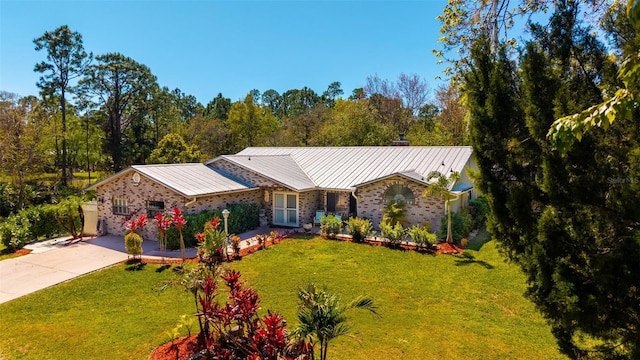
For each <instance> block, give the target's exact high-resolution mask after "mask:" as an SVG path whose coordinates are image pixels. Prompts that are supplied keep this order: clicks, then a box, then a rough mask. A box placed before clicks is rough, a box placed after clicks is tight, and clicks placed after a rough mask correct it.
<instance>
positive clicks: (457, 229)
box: [439, 212, 473, 243]
mask: <svg viewBox="0 0 640 360" xmlns="http://www.w3.org/2000/svg"><path fill="white" fill-rule="evenodd" d="M472 227H473V220H472V219H471V215H469V212H459V213H452V214H451V236H452V237H453V241H454V242H455V243H459V242H460V240H461V239H462V238H464V237H467V235H469V232H470V231H471V228H472ZM439 238H440V239H441V240H445V239H446V238H447V216H443V217H442V221H441V222H440V234H439Z"/></svg>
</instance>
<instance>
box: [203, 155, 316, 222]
mask: <svg viewBox="0 0 640 360" xmlns="http://www.w3.org/2000/svg"><path fill="white" fill-rule="evenodd" d="M209 166H212V167H214V168H216V169H220V170H222V171H223V172H225V173H227V174H230V175H232V176H234V177H236V178H238V179H240V180H242V181H244V182H247V183H249V184H252V185H255V186H258V187H259V188H260V191H261V193H262V196H261V201H260V202H259V204H260V206H261V208H262V209H264V210H265V215H266V216H267V221H268V222H269V223H270V224H271V223H273V206H274V205H273V193H274V192H284V193H297V194H298V225H299V226H302V224H305V223H310V222H313V217H314V216H315V214H316V210H317V209H319V207H318V206H320V203H319V201H320V200H319V197H320V191H317V190H311V191H305V192H296V191H294V190H291V189H289V188H286V187H284V186H282V185H280V184H278V183H276V182H274V181H273V180H271V179H268V178H266V177H264V176H262V175H260V174H257V173H255V172H252V171H249V170H247V169H245V168H243V167H240V166H238V165H236V164H233V163H231V162H228V161H225V160H218V161H216V162H214V163H211V164H210V165H209Z"/></svg>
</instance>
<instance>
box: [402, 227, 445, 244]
mask: <svg viewBox="0 0 640 360" xmlns="http://www.w3.org/2000/svg"><path fill="white" fill-rule="evenodd" d="M407 234H408V235H409V236H410V237H411V240H412V241H413V242H414V243H416V244H418V245H419V246H420V247H429V246H431V245H432V244H433V243H435V242H436V240H437V239H438V237H437V236H436V234H434V233H432V232H431V226H429V225H425V226H418V225H414V226H412V227H411V228H410V229H409V230H407Z"/></svg>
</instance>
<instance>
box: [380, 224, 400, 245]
mask: <svg viewBox="0 0 640 360" xmlns="http://www.w3.org/2000/svg"><path fill="white" fill-rule="evenodd" d="M380 232H381V233H382V237H383V238H386V239H387V240H389V243H390V244H391V245H398V244H400V242H401V241H402V240H403V239H404V238H405V236H406V231H405V229H404V228H403V227H402V224H400V223H399V222H397V223H396V224H395V225H393V226H391V225H390V224H389V223H388V222H385V221H383V222H381V223H380Z"/></svg>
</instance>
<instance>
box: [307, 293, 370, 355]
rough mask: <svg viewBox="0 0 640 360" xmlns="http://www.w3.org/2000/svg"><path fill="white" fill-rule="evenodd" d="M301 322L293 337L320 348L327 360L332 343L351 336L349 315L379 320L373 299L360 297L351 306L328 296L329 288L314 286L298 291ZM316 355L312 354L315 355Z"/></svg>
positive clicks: (321, 353) (334, 296)
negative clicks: (362, 313) (357, 313)
mask: <svg viewBox="0 0 640 360" xmlns="http://www.w3.org/2000/svg"><path fill="white" fill-rule="evenodd" d="M298 299H299V300H300V303H299V305H298V321H299V323H300V324H299V325H298V327H297V328H296V329H295V330H294V334H295V335H296V336H297V337H298V339H300V340H301V341H303V342H308V343H309V344H311V348H312V350H313V349H314V348H315V345H316V344H320V360H326V358H327V349H328V348H329V343H330V342H331V340H333V339H335V338H337V337H339V336H342V335H349V334H350V333H351V326H350V325H349V324H348V323H347V320H348V318H347V315H346V313H347V311H349V310H351V309H362V310H367V311H369V312H371V314H373V315H374V316H379V315H378V313H377V312H376V309H377V307H376V306H375V305H374V302H373V298H371V297H365V296H358V297H357V298H355V299H354V300H352V301H351V302H349V303H348V304H343V303H342V302H341V301H340V298H339V297H338V296H337V295H335V294H332V293H329V292H328V290H327V288H326V287H323V288H322V289H318V287H317V286H316V285H315V284H314V283H309V284H307V286H306V287H305V288H299V289H298ZM312 355H313V354H312Z"/></svg>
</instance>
